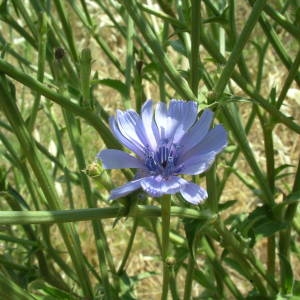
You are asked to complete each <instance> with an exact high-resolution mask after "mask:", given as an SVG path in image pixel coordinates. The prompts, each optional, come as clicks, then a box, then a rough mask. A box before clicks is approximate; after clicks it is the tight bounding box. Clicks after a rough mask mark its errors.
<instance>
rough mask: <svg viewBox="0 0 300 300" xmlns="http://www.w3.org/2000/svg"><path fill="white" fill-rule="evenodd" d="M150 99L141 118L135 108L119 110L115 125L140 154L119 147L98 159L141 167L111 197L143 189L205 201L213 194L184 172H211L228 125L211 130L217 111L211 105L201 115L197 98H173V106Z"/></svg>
mask: <svg viewBox="0 0 300 300" xmlns="http://www.w3.org/2000/svg"><path fill="white" fill-rule="evenodd" d="M153 106H154V105H153V101H152V100H147V101H146V102H145V103H144V105H143V107H142V111H141V116H140V115H139V114H138V113H137V112H135V111H134V110H132V109H129V110H126V111H125V112H123V111H120V110H118V111H117V114H116V116H115V117H111V118H110V128H111V130H112V132H113V134H114V136H115V137H116V138H117V139H118V140H119V142H120V143H121V144H123V145H124V146H125V147H127V148H128V149H129V150H131V151H132V152H133V153H134V154H135V156H132V155H130V154H128V153H127V152H124V151H121V150H116V149H105V150H102V151H101V152H100V153H99V154H98V155H97V157H98V158H99V159H100V160H101V161H102V164H103V166H104V168H106V169H122V168H135V169H137V172H136V176H135V178H134V179H133V180H132V181H130V182H128V183H126V184H125V185H123V186H121V187H118V188H116V189H114V190H112V191H111V195H110V199H111V200H113V199H117V198H120V197H123V196H126V195H128V194H129V193H131V192H132V191H134V190H137V189H139V188H142V189H143V190H144V191H145V192H146V193H148V194H149V195H150V196H152V197H160V196H162V195H164V194H175V193H178V192H179V193H181V195H182V196H183V198H184V199H185V200H186V201H188V202H190V203H192V204H199V203H200V202H202V201H203V200H204V199H205V198H207V192H206V190H205V189H204V188H202V187H200V186H198V185H197V184H195V183H193V182H190V181H187V180H185V179H183V178H182V177H180V176H179V175H183V174H187V175H196V174H201V173H203V172H205V171H206V170H207V169H208V168H209V167H210V166H211V165H212V163H213V162H214V160H215V158H216V155H217V154H218V153H220V152H221V151H222V150H223V149H224V147H225V146H226V145H227V134H226V131H225V129H224V128H223V126H222V125H216V126H215V127H214V128H211V123H212V119H213V113H212V111H211V110H209V109H206V110H204V111H203V113H202V114H201V117H200V118H198V114H197V104H196V102H194V101H183V100H175V99H173V100H171V101H170V104H169V106H167V105H166V104H165V103H163V102H159V103H158V104H156V107H155V109H154V107H153Z"/></svg>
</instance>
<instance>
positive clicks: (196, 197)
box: [180, 182, 208, 205]
mask: <svg viewBox="0 0 300 300" xmlns="http://www.w3.org/2000/svg"><path fill="white" fill-rule="evenodd" d="M180 193H181V195H182V196H183V198H184V199H185V200H186V201H187V202H189V203H191V204H194V205H198V204H200V203H202V202H203V201H204V200H205V199H206V198H207V197H208V195H207V191H206V190H205V189H204V188H202V187H200V186H199V185H197V184H195V183H192V182H188V183H186V184H185V185H184V186H183V188H182V189H181V190H180Z"/></svg>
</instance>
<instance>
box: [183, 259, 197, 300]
mask: <svg viewBox="0 0 300 300" xmlns="http://www.w3.org/2000/svg"><path fill="white" fill-rule="evenodd" d="M194 270H195V260H194V258H193V257H192V255H189V258H188V265H187V270H186V277H185V284H184V294H183V300H190V299H191V295H192V283H193V276H194Z"/></svg>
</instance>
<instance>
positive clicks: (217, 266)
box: [201, 237, 244, 299]
mask: <svg viewBox="0 0 300 300" xmlns="http://www.w3.org/2000/svg"><path fill="white" fill-rule="evenodd" d="M201 242H202V246H203V248H204V251H205V253H206V255H207V256H208V259H209V261H210V263H211V264H212V266H213V268H214V271H215V274H216V276H220V277H222V280H223V282H224V283H225V285H226V286H227V288H228V289H229V291H230V292H231V293H232V295H233V296H234V297H235V298H236V299H244V298H243V296H242V294H241V292H240V291H239V289H238V288H237V286H236V285H235V283H234V282H233V281H232V280H231V278H230V277H229V275H228V273H227V272H226V271H225V270H224V268H223V266H222V264H221V263H220V261H219V259H218V257H217V255H216V253H215V251H214V250H213V248H212V246H211V245H210V244H209V242H208V240H207V238H205V237H203V238H202V240H201ZM217 274H218V275H217ZM216 293H220V292H219V289H216ZM217 296H218V298H221V295H217Z"/></svg>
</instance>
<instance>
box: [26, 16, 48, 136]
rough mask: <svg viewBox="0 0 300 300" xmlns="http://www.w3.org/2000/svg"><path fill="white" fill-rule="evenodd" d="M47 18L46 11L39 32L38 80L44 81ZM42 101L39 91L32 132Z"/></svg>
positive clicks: (31, 118) (34, 109)
mask: <svg viewBox="0 0 300 300" xmlns="http://www.w3.org/2000/svg"><path fill="white" fill-rule="evenodd" d="M47 27H48V26H47V18H46V15H45V13H43V14H42V18H41V28H40V33H39V44H38V45H39V47H38V70H37V80H38V81H40V82H43V80H44V72H45V60H46V48H47V47H46V45H47ZM40 102H41V94H40V93H37V95H36V96H35V99H34V103H33V107H32V109H31V116H30V119H29V124H28V130H29V131H30V132H31V131H32V130H33V128H34V124H35V120H36V117H37V113H38V110H39V105H40Z"/></svg>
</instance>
